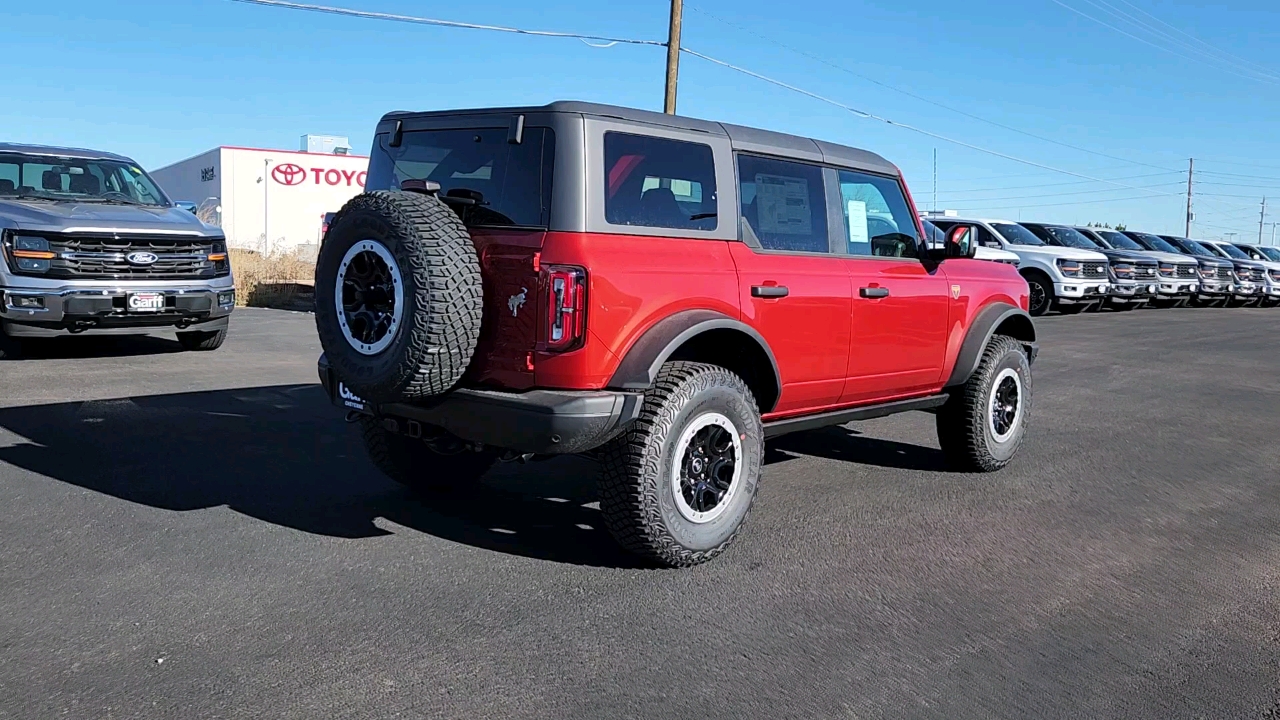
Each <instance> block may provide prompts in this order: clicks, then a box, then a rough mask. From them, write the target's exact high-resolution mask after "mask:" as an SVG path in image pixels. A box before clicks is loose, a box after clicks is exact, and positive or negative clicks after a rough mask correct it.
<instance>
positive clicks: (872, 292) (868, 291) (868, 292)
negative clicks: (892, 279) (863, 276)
mask: <svg viewBox="0 0 1280 720" xmlns="http://www.w3.org/2000/svg"><path fill="white" fill-rule="evenodd" d="M858 294H859V295H861V296H862V297H864V298H883V297H889V288H882V287H864V288H862V289H860V290H858Z"/></svg>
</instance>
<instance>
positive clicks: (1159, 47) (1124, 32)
mask: <svg viewBox="0 0 1280 720" xmlns="http://www.w3.org/2000/svg"><path fill="white" fill-rule="evenodd" d="M1049 1H1050V2H1052V3H1054V4H1055V5H1060V6H1062V7H1064V8H1066V9H1068V10H1070V11H1071V12H1073V13H1075V14H1077V15H1079V16H1081V17H1083V18H1086V19H1088V20H1092V21H1093V22H1095V23H1097V24H1099V25H1101V26H1103V27H1105V28H1107V29H1109V30H1114V31H1115V32H1118V33H1120V34H1121V35H1124V36H1125V37H1129V38H1132V39H1134V40H1137V41H1138V42H1140V43H1143V44H1144V45H1150V46H1151V47H1153V48H1156V49H1157V50H1163V51H1165V52H1167V53H1169V54H1171V55H1177V56H1178V57H1180V58H1183V59H1185V60H1191V61H1192V62H1198V63H1202V64H1208V63H1205V61H1204V60H1203V59H1201V58H1197V57H1192V56H1190V55H1184V54H1182V53H1180V52H1178V51H1176V50H1171V49H1169V48H1167V47H1165V46H1163V45H1158V44H1156V43H1153V42H1151V41H1150V40H1147V39H1146V38H1143V37H1139V36H1137V35H1134V34H1133V33H1131V32H1129V31H1127V30H1123V29H1121V28H1118V27H1116V26H1115V25H1112V24H1110V23H1108V22H1106V21H1103V20H1099V19H1098V18H1096V17H1094V16H1092V15H1090V14H1088V13H1086V12H1084V11H1082V10H1078V9H1076V8H1074V7H1072V6H1070V5H1068V4H1066V3H1064V2H1062V0H1049ZM1214 69H1215V70H1218V71H1219V72H1227V73H1230V74H1232V75H1235V76H1237V77H1242V78H1244V79H1246V80H1254V81H1257V82H1265V83H1269V84H1275V82H1276V81H1274V80H1269V79H1267V78H1265V77H1255V76H1250V75H1244V74H1241V73H1239V72H1232V71H1231V70H1228V69H1224V68H1220V67H1215V68H1214Z"/></svg>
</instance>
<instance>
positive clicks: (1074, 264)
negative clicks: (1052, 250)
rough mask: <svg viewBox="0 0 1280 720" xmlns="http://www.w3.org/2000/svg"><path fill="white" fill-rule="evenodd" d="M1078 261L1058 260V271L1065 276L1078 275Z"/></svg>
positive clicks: (1079, 269) (1079, 268)
mask: <svg viewBox="0 0 1280 720" xmlns="http://www.w3.org/2000/svg"><path fill="white" fill-rule="evenodd" d="M1080 271H1081V267H1080V261H1079V260H1065V259H1064V260H1058V272H1060V273H1062V274H1063V275H1065V276H1067V277H1080Z"/></svg>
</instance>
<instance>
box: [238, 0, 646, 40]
mask: <svg viewBox="0 0 1280 720" xmlns="http://www.w3.org/2000/svg"><path fill="white" fill-rule="evenodd" d="M231 2H238V3H244V4H246V5H263V6H266V7H276V8H285V9H288V10H303V11H307V12H316V13H327V14H329V15H342V16H345V17H358V18H365V19H367V20H390V21H392V22H402V23H413V24H416V25H435V26H438V27H449V28H461V29H465V30H489V31H491V32H504V33H514V34H516V35H536V36H539V37H554V38H570V39H575V40H582V41H584V42H585V41H587V40H594V41H597V42H604V43H608V45H604V46H593V47H609V46H610V45H616V44H625V45H652V46H655V47H666V46H667V44H666V43H664V42H660V41H658V40H637V39H635V38H617V37H609V36H607V35H585V34H582V33H569V32H554V31H551V30H526V29H524V28H514V27H505V26H502V25H481V24H478V23H468V22H457V21H454V20H439V19H437V18H427V17H415V16H412V15H394V14H391V13H381V12H371V11H368V10H353V9H351V8H341V7H331V6H328V5H311V4H308V3H300V2H288V0H231Z"/></svg>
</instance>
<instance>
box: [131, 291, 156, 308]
mask: <svg viewBox="0 0 1280 720" xmlns="http://www.w3.org/2000/svg"><path fill="white" fill-rule="evenodd" d="M161 310H164V293H129V312H160V311H161Z"/></svg>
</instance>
